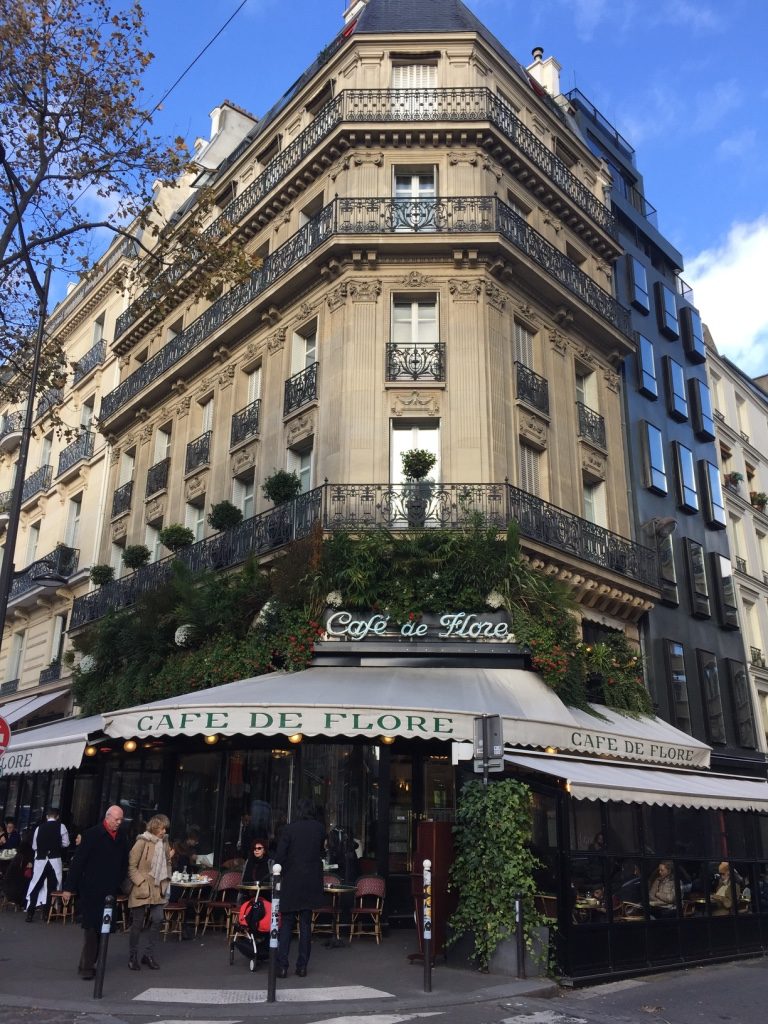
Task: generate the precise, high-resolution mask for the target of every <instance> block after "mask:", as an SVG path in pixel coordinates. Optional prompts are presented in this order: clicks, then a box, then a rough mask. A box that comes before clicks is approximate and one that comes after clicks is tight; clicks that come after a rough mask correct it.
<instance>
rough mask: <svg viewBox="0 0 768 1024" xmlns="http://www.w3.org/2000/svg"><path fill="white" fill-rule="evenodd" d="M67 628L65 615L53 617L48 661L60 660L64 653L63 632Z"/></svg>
mask: <svg viewBox="0 0 768 1024" xmlns="http://www.w3.org/2000/svg"><path fill="white" fill-rule="evenodd" d="M66 628H67V616H66V615H54V617H53V629H52V630H51V650H50V655H51V657H50V660H51V661H56V660H59V661H60V660H61V655H62V653H63V651H64V630H65V629H66Z"/></svg>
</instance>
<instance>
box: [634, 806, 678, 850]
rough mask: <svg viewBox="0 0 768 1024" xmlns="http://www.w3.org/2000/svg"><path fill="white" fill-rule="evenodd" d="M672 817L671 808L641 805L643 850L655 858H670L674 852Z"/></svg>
mask: <svg viewBox="0 0 768 1024" xmlns="http://www.w3.org/2000/svg"><path fill="white" fill-rule="evenodd" d="M673 821H674V816H673V814H672V808H671V807H656V806H648V805H647V804H644V805H642V822H643V848H644V850H645V851H646V853H647V854H652V855H654V856H656V857H671V856H672V854H673V852H674V845H675V844H674V833H673Z"/></svg>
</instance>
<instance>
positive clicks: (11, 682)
mask: <svg viewBox="0 0 768 1024" xmlns="http://www.w3.org/2000/svg"><path fill="white" fill-rule="evenodd" d="M18 689H19V680H18V679H6V681H5V682H4V683H0V697H5V696H6V694H9V693H16V691H17V690H18Z"/></svg>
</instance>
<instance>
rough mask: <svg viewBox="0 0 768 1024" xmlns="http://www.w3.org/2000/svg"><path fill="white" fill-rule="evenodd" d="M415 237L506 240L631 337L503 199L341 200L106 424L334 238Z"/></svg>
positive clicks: (130, 393)
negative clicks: (463, 236) (464, 236)
mask: <svg viewBox="0 0 768 1024" xmlns="http://www.w3.org/2000/svg"><path fill="white" fill-rule="evenodd" d="M410 232H422V233H425V234H426V233H440V234H445V235H446V237H447V240H448V241H449V242H452V241H453V239H452V238H451V237H450V236H453V235H456V234H462V233H471V234H487V233H491V234H498V235H501V236H502V237H503V238H505V239H506V241H508V242H509V243H510V244H511V245H512V246H514V248H516V249H517V250H519V251H520V252H522V253H523V254H524V255H525V256H527V257H528V258H529V259H531V260H532V261H533V262H534V263H536V264H538V266H540V267H541V268H542V269H543V270H544V272H545V273H546V274H547V275H548V276H549V277H551V278H553V279H554V280H555V281H557V282H558V284H559V285H561V286H562V287H563V288H566V289H567V290H568V291H570V292H571V293H572V294H574V295H576V296H577V297H578V298H579V299H581V301H582V302H584V303H585V304H586V305H587V306H589V307H590V308H591V309H592V310H593V312H595V313H596V314H597V315H598V316H599V317H600V318H601V319H603V320H605V321H606V322H607V323H609V324H610V325H611V326H612V327H614V328H615V329H617V330H618V331H620V332H621V333H623V334H624V335H626V336H627V337H629V338H631V337H632V332H631V329H630V326H629V312H628V310H626V309H624V307H623V306H621V305H620V304H619V303H618V302H617V301H616V299H615V298H614V297H613V296H612V295H611V294H609V293H608V292H606V291H605V290H604V289H603V288H601V287H600V285H598V284H597V283H596V282H595V281H593V280H592V278H591V277H589V276H588V275H587V274H585V273H584V271H582V270H580V269H579V267H578V266H577V265H576V264H575V263H574V262H573V261H572V260H570V259H568V257H567V256H566V255H565V254H564V253H562V252H560V250H559V249H556V248H555V247H554V246H553V245H551V244H550V243H549V242H548V241H547V240H546V239H545V238H544V237H543V235H540V234H539V233H538V232H537V231H534V229H533V228H532V227H530V225H529V224H528V223H527V222H526V221H525V220H524V219H523V218H522V217H520V216H518V215H517V214H516V213H515V212H514V211H513V210H512V209H511V208H510V207H508V206H507V205H506V204H505V203H503V202H502V201H501V200H500V199H497V198H494V197H486V196H480V197H478V196H457V197H452V198H446V199H420V200H419V199H414V200H402V199H393V198H392V197H391V196H387V197H384V198H370V199H334V200H331V202H330V203H328V205H327V206H325V207H324V208H323V209H322V210H321V211H320V212H319V213H318V214H317V215H316V216H315V217H313V218H312V220H310V221H308V222H307V223H306V224H305V225H304V226H303V227H302V228H301V229H300V230H299V231H297V232H296V234H294V235H292V236H291V238H289V239H288V241H287V242H285V243H284V244H283V245H281V246H280V248H279V249H276V250H275V251H274V252H273V253H271V254H270V255H269V256H267V257H266V258H265V259H264V262H263V264H262V266H261V267H260V268H259V269H258V270H255V271H254V272H253V274H251V276H250V277H249V278H248V279H247V280H246V281H244V282H243V283H242V284H240V285H238V286H236V287H235V288H232V289H231V290H230V291H228V292H227V293H226V295H223V296H222V297H221V298H220V299H218V300H217V301H216V302H214V303H213V304H212V305H211V306H209V308H208V309H207V310H206V311H205V312H204V313H203V314H202V315H201V316H199V317H198V318H197V320H195V321H193V322H192V323H191V324H190V325H189V327H187V328H186V330H184V331H182V332H181V333H180V334H177V335H176V337H175V338H174V339H173V340H172V341H170V342H168V344H167V345H164V346H163V348H161V349H160V351H159V352H157V353H156V354H155V355H154V356H152V357H151V358H150V359H147V360H146V362H144V363H143V364H142V365H141V366H140V367H139V369H138V370H135V371H134V372H133V373H132V374H131V375H130V376H129V377H127V378H126V379H125V380H124V381H123V382H122V383H121V384H119V385H118V386H117V387H116V388H115V389H114V390H113V391H110V392H109V393H108V394H107V395H105V396H104V398H103V399H102V402H101V410H100V417H101V419H102V420H107V419H109V417H110V416H113V415H114V414H115V413H116V412H118V411H119V410H120V409H122V408H123V407H124V406H125V405H127V403H128V402H130V401H131V399H133V398H135V397H136V395H138V394H139V393H140V392H141V391H143V390H144V388H146V387H148V386H149V385H150V384H151V383H153V382H154V381H156V380H158V379H159V378H160V377H162V375H163V374H164V373H165V372H166V371H167V370H168V369H170V367H172V366H174V365H175V364H176V363H178V362H179V361H180V360H181V359H183V358H184V357H185V356H186V355H187V354H188V353H189V352H192V351H193V350H194V349H196V348H197V347H198V346H199V345H202V344H203V343H204V342H205V341H206V340H207V339H208V338H209V337H210V336H211V335H212V334H214V333H215V332H216V331H217V330H219V328H221V327H223V326H224V324H226V323H227V322H229V321H230V320H231V319H232V318H233V317H235V316H236V315H237V314H238V313H239V312H240V310H242V309H243V308H244V307H245V306H247V305H249V304H250V303H251V302H253V301H254V300H255V299H256V298H257V297H258V296H259V295H261V294H262V292H264V291H266V289H267V288H269V287H270V286H271V285H273V284H274V283H275V282H276V281H278V280H279V279H281V278H282V277H283V276H284V275H285V274H287V273H288V272H290V271H291V270H293V268H294V267H295V266H297V265H298V264H299V263H300V262H302V261H303V260H304V259H305V258H306V257H307V256H308V255H309V254H310V253H311V252H313V251H314V250H315V249H318V248H319V247H320V246H321V245H322V244H323V243H325V242H326V241H328V239H330V238H331V237H333V236H337V235H353V236H354V235H362V234H379V235H387V234H401V233H410Z"/></svg>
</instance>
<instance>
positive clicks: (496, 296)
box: [485, 281, 507, 313]
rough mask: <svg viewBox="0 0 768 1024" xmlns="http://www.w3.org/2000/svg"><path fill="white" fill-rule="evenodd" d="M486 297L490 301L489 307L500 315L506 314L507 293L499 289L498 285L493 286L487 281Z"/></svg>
mask: <svg viewBox="0 0 768 1024" xmlns="http://www.w3.org/2000/svg"><path fill="white" fill-rule="evenodd" d="M485 297H486V298H487V299H488V305H489V306H492V307H493V308H494V309H496V310H498V311H499V313H503V312H504V307H505V306H506V305H507V293H506V292H505V291H503V289H501V288H499V286H498V285H496V284H493V282H492V281H486V282H485Z"/></svg>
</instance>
